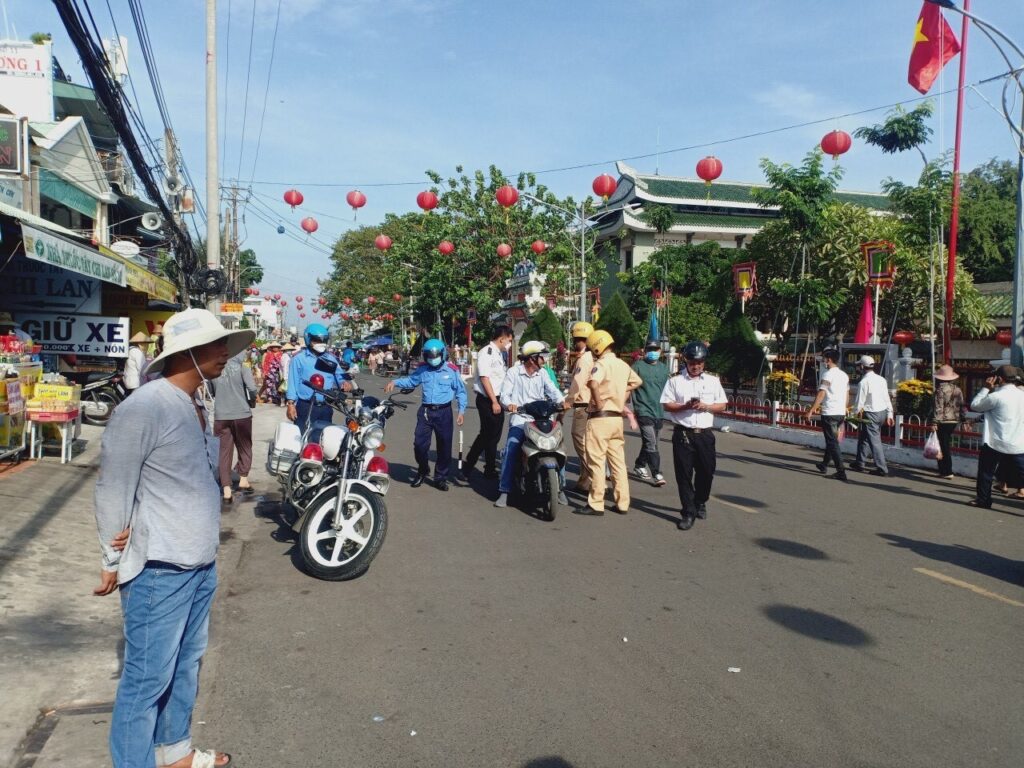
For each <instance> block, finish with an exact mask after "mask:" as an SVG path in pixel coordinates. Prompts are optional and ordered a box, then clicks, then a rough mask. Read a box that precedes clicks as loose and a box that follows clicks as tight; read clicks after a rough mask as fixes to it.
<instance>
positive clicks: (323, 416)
mask: <svg viewBox="0 0 1024 768" xmlns="http://www.w3.org/2000/svg"><path fill="white" fill-rule="evenodd" d="M295 413H296V414H297V418H296V419H295V423H296V424H297V425H298V427H299V429H301V430H302V431H303V432H305V431H306V424H307V421H308V423H310V424H316V423H317V422H318V421H319V422H326V423H327V424H330V423H331V420H332V419H333V418H334V410H333V409H332V408H331V406H329V405H324V404H323V403H314V402H313V401H312V400H297V401H296V402H295ZM321 431H322V429H313V430H312V431H310V433H309V440H310V442H313V443H316V442H319V441H320V432H321Z"/></svg>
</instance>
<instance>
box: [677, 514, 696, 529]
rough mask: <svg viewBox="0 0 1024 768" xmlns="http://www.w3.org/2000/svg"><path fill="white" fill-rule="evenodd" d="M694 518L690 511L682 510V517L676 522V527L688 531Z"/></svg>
mask: <svg viewBox="0 0 1024 768" xmlns="http://www.w3.org/2000/svg"><path fill="white" fill-rule="evenodd" d="M694 519H695V518H694V516H693V513H692V512H683V519H682V520H680V521H679V522H678V523H676V528H678V529H679V530H680V531H688V530H690V529H691V528H693V521H694Z"/></svg>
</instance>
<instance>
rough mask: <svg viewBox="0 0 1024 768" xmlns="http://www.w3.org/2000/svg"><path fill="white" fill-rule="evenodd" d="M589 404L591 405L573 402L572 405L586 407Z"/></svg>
mask: <svg viewBox="0 0 1024 768" xmlns="http://www.w3.org/2000/svg"><path fill="white" fill-rule="evenodd" d="M588 405H590V403H573V404H572V407H573V408H586V407H587V406H588Z"/></svg>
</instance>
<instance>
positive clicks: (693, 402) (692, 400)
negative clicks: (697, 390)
mask: <svg viewBox="0 0 1024 768" xmlns="http://www.w3.org/2000/svg"><path fill="white" fill-rule="evenodd" d="M699 402H700V398H699V397H691V398H690V405H697V404H698V403H699Z"/></svg>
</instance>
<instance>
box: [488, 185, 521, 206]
mask: <svg viewBox="0 0 1024 768" xmlns="http://www.w3.org/2000/svg"><path fill="white" fill-rule="evenodd" d="M494 197H495V199H496V200H497V201H498V205H500V206H501V207H502V208H511V207H512V206H513V205H515V204H516V202H517V201H518V200H519V192H518V191H517V190H516V188H515V187H513V186H512V185H511V184H506V185H505V186H503V187H498V191H497V192H495V193H494Z"/></svg>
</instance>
